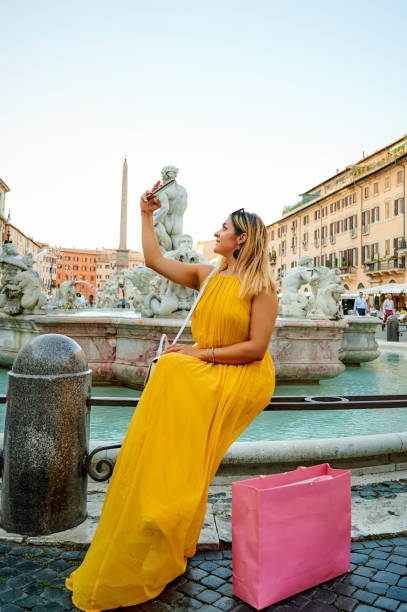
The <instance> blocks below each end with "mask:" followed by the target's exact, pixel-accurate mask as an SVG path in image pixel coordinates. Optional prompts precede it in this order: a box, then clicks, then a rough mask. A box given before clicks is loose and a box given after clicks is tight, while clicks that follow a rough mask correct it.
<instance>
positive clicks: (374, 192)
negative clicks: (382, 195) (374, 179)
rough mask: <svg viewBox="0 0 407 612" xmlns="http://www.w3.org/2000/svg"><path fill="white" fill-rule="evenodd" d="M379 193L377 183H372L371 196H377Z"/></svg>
mask: <svg viewBox="0 0 407 612" xmlns="http://www.w3.org/2000/svg"><path fill="white" fill-rule="evenodd" d="M378 193H379V183H373V195H377V194H378Z"/></svg>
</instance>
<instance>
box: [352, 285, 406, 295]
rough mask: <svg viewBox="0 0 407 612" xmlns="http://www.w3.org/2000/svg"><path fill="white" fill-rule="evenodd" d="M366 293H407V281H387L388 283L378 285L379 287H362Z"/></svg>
mask: <svg viewBox="0 0 407 612" xmlns="http://www.w3.org/2000/svg"><path fill="white" fill-rule="evenodd" d="M361 291H363V293H366V295H375V294H379V293H396V294H397V293H407V283H387V284H386V285H377V287H368V288H366V289H361Z"/></svg>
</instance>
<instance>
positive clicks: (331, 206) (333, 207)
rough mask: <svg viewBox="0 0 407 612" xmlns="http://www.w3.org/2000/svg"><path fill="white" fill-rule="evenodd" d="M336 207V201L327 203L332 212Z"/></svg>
mask: <svg viewBox="0 0 407 612" xmlns="http://www.w3.org/2000/svg"><path fill="white" fill-rule="evenodd" d="M335 209H336V202H331V203H330V205H329V212H331V213H334V212H335Z"/></svg>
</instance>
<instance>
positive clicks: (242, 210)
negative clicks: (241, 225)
mask: <svg viewBox="0 0 407 612" xmlns="http://www.w3.org/2000/svg"><path fill="white" fill-rule="evenodd" d="M235 215H246V211H245V209H244V208H239V210H235V212H232V217H234V216H235Z"/></svg>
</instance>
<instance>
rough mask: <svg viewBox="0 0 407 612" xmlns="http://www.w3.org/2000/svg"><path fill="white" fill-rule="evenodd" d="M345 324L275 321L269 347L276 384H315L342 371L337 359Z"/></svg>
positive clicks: (340, 322) (326, 321) (292, 320)
mask: <svg viewBox="0 0 407 612" xmlns="http://www.w3.org/2000/svg"><path fill="white" fill-rule="evenodd" d="M347 325H348V324H347V322H346V321H345V320H343V319H341V320H339V321H328V320H323V321H322V320H319V321H314V320H310V319H294V318H286V319H285V318H278V319H277V321H276V325H275V328H274V332H273V336H272V339H271V342H270V345H269V350H270V353H271V356H272V357H273V361H274V365H275V368H276V378H277V381H278V383H280V384H281V383H286V384H294V383H295V384H318V382H319V381H320V380H322V379H325V378H334V377H335V376H338V375H339V374H342V372H343V371H344V369H345V366H344V364H343V363H342V361H341V360H340V359H339V353H340V350H341V347H342V342H343V336H344V331H345V329H346V327H347Z"/></svg>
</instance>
